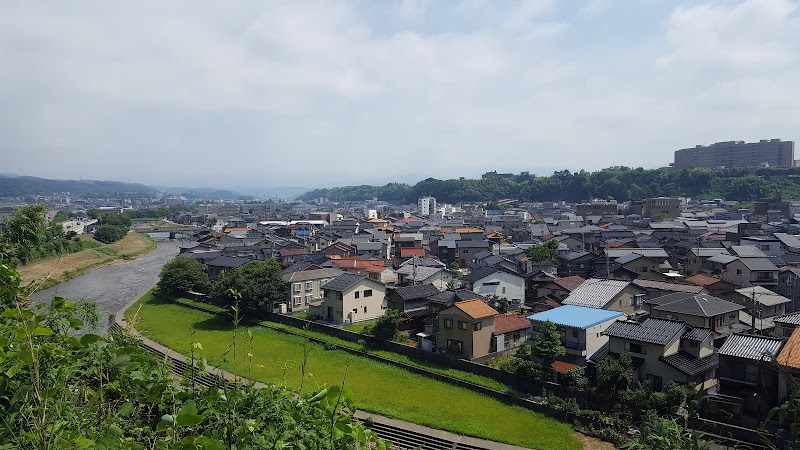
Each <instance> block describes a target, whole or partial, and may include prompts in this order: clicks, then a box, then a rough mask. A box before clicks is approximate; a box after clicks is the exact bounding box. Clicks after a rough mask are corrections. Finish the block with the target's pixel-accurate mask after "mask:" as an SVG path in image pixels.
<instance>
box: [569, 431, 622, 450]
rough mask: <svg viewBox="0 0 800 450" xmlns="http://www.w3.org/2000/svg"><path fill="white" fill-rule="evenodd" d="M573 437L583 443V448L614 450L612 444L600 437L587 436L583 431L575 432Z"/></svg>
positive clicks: (589, 449) (588, 449)
mask: <svg viewBox="0 0 800 450" xmlns="http://www.w3.org/2000/svg"><path fill="white" fill-rule="evenodd" d="M575 438H577V439H578V441H580V443H581V445H583V450H616V448H617V447H614V444H612V443H610V442H606V441H601V440H600V439H597V438H593V437H591V436H587V435H585V434H583V433H577V432H576V433H575Z"/></svg>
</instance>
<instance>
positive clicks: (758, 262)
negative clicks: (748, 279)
mask: <svg viewBox="0 0 800 450" xmlns="http://www.w3.org/2000/svg"><path fill="white" fill-rule="evenodd" d="M739 261H741V262H742V264H744V266H745V267H747V268H748V269H750V270H778V267H776V266H775V264H772V261H770V260H769V259H767V258H740V259H739Z"/></svg>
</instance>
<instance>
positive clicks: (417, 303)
mask: <svg viewBox="0 0 800 450" xmlns="http://www.w3.org/2000/svg"><path fill="white" fill-rule="evenodd" d="M438 293H439V289H437V288H436V286H434V285H432V284H418V285H411V286H402V287H395V288H387V289H386V306H387V308H389V309H396V310H398V311H400V312H401V313H402V314H401V317H402V318H403V319H404V322H408V323H409V324H408V325H406V328H407V329H410V328H415V329H416V328H422V326H423V325H424V320H425V318H426V317H427V316H428V314H429V311H428V297H430V296H432V295H436V294H438Z"/></svg>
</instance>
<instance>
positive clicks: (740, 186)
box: [300, 168, 800, 203]
mask: <svg viewBox="0 0 800 450" xmlns="http://www.w3.org/2000/svg"><path fill="white" fill-rule="evenodd" d="M776 189H780V190H781V191H782V194H783V197H784V198H785V199H800V168H774V169H772V168H770V169H766V168H758V169H755V168H754V169H722V170H713V169H702V168H694V169H681V170H675V169H655V170H644V169H642V168H639V169H622V170H605V171H599V172H585V171H580V172H575V173H571V172H570V171H568V170H565V171H561V172H555V173H554V174H553V175H552V176H547V177H516V178H515V179H507V178H489V179H477V180H471V179H463V180H437V179H433V178H428V179H426V180H423V181H420V182H419V183H417V184H415V185H413V186H412V185H408V184H400V183H389V184H386V185H383V186H368V185H361V186H342V187H334V188H330V189H315V190H313V191H311V192H307V193H306V194H303V195H302V196H300V199H301V200H312V199H315V198H319V197H326V198H328V199H330V200H333V201H362V200H368V199H372V198H377V199H378V200H385V201H391V202H400V203H416V201H417V199H418V198H419V197H422V196H426V195H430V196H434V197H436V200H437V201H438V202H440V203H459V202H472V201H493V200H498V199H505V198H510V199H517V200H520V201H523V202H535V201H559V200H566V201H568V202H580V201H584V200H589V199H592V198H602V199H611V198H613V199H615V200H617V201H627V200H640V199H643V198H649V197H661V196H667V197H672V196H681V197H692V198H697V199H714V198H722V199H726V200H739V201H753V200H756V199H758V198H759V197H765V196H769V195H771V193H772V192H774V191H775V190H776Z"/></svg>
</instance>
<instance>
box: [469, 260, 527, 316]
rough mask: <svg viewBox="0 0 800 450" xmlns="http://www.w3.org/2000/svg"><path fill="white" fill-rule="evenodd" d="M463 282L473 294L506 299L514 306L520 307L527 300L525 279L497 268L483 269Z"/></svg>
mask: <svg viewBox="0 0 800 450" xmlns="http://www.w3.org/2000/svg"><path fill="white" fill-rule="evenodd" d="M461 282H462V283H464V286H465V287H466V288H467V289H469V290H471V291H472V292H475V293H477V294H480V295H483V296H495V297H500V298H504V299H506V300H508V302H509V304H510V305H512V306H520V305H521V304H522V302H523V301H524V300H525V278H523V277H521V276H519V275H517V274H516V273H512V272H508V271H505V270H501V269H498V268H496V267H481V268H479V269H477V270H474V271H472V272H470V273H469V274H467V275H465V276H464V277H463V278H461Z"/></svg>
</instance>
